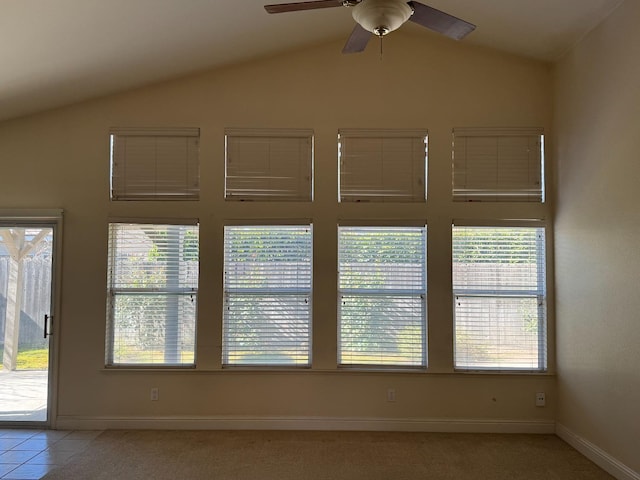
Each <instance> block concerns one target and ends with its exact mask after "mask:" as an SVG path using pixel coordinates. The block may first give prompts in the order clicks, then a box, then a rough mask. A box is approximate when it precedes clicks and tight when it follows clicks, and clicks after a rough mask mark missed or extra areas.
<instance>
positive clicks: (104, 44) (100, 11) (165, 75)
mask: <svg viewBox="0 0 640 480" xmlns="http://www.w3.org/2000/svg"><path fill="white" fill-rule="evenodd" d="M286 1H289V2H290V1H294V0H284V1H283V2H279V1H278V0H267V1H263V0H1V1H0V120H5V119H8V118H12V117H17V116H21V115H25V114H29V113H32V112H37V111H41V110H45V109H48V108H52V107H56V106H60V105H65V104H69V103H73V102H76V101H79V100H83V99H87V98H91V97H95V96H100V95H104V94H107V93H111V92H115V91H119V90H125V89H129V88H132V87H136V86H140V85H144V84H148V83H153V82H156V81H160V80H164V79H169V78H173V77H178V76H181V75H184V74H187V73H190V72H196V71H202V70H205V69H209V68H212V67H215V66H219V65H224V64H229V63H233V62H238V61H243V60H247V59H251V58H255V57H258V56H262V55H268V54H273V53H276V52H278V51H284V50H287V49H297V48H301V47H304V46H306V45H312V44H317V43H320V42H324V41H329V40H335V39H339V38H344V39H345V41H346V39H347V37H348V35H349V33H350V32H351V29H352V28H353V20H352V18H351V14H350V13H351V12H350V11H349V10H348V9H346V8H330V9H322V10H313V11H305V12H292V13H284V14H278V15H269V14H267V13H266V12H265V11H264V9H263V8H262V6H263V4H264V3H285V2H286ZM622 1H623V0H425V1H423V3H428V4H429V5H431V6H432V7H435V8H438V9H440V10H444V11H446V12H448V13H451V14H453V15H456V16H458V17H460V18H463V19H465V20H467V21H469V22H471V23H475V24H476V25H477V26H478V28H477V29H476V31H475V32H473V33H472V34H471V35H469V37H467V38H466V39H464V40H463V42H469V43H473V44H478V45H485V46H489V47H493V48H498V49H501V50H506V51H510V52H513V53H516V54H520V55H524V56H529V57H533V58H538V59H541V60H547V61H553V60H555V59H557V58H559V57H560V56H561V55H562V54H563V53H565V52H566V51H567V50H569V49H570V48H571V47H572V45H574V44H575V43H576V42H577V41H578V40H579V39H580V38H581V37H582V36H583V35H585V34H586V33H587V32H588V31H589V30H591V29H592V28H593V27H595V26H596V25H597V24H598V23H600V22H601V21H602V20H603V19H604V18H605V17H606V16H608V15H609V14H610V13H611V12H612V11H613V10H614V9H615V8H616V7H617V6H618V5H619V4H620V3H622ZM403 28H415V31H416V32H419V30H418V29H419V27H417V26H414V25H408V26H404V27H403ZM336 55H340V52H339V51H336Z"/></svg>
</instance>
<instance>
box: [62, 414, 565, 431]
mask: <svg viewBox="0 0 640 480" xmlns="http://www.w3.org/2000/svg"><path fill="white" fill-rule="evenodd" d="M55 428H57V429H60V430H119V429H131V430H336V431H348V430H349V431H387V432H443V433H539V434H553V433H555V422H552V421H533V420H532V421H527V420H485V419H424V418H414V419H395V418H320V417H227V416H221V417H88V416H67V415H62V416H58V418H57V419H56V423H55Z"/></svg>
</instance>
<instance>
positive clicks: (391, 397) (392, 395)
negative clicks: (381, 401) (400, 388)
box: [387, 388, 396, 402]
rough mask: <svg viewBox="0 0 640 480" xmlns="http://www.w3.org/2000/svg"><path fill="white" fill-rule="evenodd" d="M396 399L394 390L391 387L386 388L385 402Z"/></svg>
mask: <svg viewBox="0 0 640 480" xmlns="http://www.w3.org/2000/svg"><path fill="white" fill-rule="evenodd" d="M395 401H396V391H395V389H393V388H390V389H388V390H387V402H395Z"/></svg>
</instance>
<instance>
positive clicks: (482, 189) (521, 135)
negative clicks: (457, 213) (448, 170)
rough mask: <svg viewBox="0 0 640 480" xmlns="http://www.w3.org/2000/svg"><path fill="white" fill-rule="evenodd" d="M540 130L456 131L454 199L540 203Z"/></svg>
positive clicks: (489, 129)
mask: <svg viewBox="0 0 640 480" xmlns="http://www.w3.org/2000/svg"><path fill="white" fill-rule="evenodd" d="M543 133H544V132H543V130H542V129H541V128H455V129H454V130H453V199H454V201H458V202H474V201H475V202H543V201H544V167H543V165H544V135H543Z"/></svg>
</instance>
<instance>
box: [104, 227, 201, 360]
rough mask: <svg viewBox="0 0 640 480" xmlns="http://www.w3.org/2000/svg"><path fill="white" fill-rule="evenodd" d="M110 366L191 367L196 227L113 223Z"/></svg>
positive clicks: (196, 269) (109, 313)
mask: <svg viewBox="0 0 640 480" xmlns="http://www.w3.org/2000/svg"><path fill="white" fill-rule="evenodd" d="M108 262H109V264H108V267H109V268H108V279H107V289H108V327H109V328H108V329H107V346H108V351H107V364H109V365H158V364H160V365H193V364H194V362H195V355H194V344H195V328H196V312H197V295H198V226H197V225H151V224H130V223H111V224H110V225H109V255H108Z"/></svg>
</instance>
